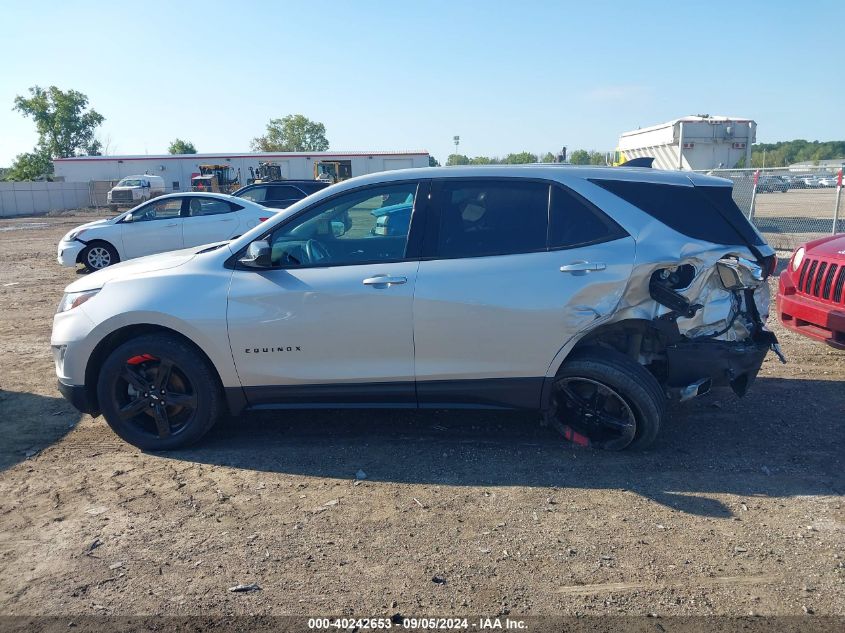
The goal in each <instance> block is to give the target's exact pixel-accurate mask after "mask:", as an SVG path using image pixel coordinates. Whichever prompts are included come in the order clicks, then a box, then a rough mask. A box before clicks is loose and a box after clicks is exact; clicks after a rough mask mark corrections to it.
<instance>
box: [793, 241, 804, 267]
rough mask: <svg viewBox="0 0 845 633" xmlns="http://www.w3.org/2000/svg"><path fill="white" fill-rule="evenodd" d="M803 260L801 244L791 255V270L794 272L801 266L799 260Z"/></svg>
mask: <svg viewBox="0 0 845 633" xmlns="http://www.w3.org/2000/svg"><path fill="white" fill-rule="evenodd" d="M803 261H804V247H803V246H801V247H800V248H799V249H798V250H797V251H795V255H793V256H792V272H795V271H796V270H798V269H799V268H801V262H803Z"/></svg>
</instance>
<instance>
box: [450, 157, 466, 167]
mask: <svg viewBox="0 0 845 633" xmlns="http://www.w3.org/2000/svg"><path fill="white" fill-rule="evenodd" d="M446 165H447V166H448V167H451V166H452V165H469V158H467V157H466V156H464V155H463V154H449V158H447V159H446Z"/></svg>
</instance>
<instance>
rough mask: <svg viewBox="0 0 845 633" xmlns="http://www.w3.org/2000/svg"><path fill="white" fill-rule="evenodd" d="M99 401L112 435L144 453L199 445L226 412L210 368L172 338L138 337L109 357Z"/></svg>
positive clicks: (102, 371)
mask: <svg viewBox="0 0 845 633" xmlns="http://www.w3.org/2000/svg"><path fill="white" fill-rule="evenodd" d="M97 397H98V401H99V403H100V409H101V410H102V413H103V416H104V417H105V419H106V422H108V424H109V426H110V427H111V428H112V430H114V432H115V433H117V434H118V435H119V436H120V437H121V438H123V439H124V440H126V441H127V442H129V443H130V444H132V445H133V446H137V447H138V448H140V449H142V450H148V451H166V450H174V449H178V448H183V447H185V446H189V445H190V444H193V443H195V442H197V441H198V440H200V438H202V437H203V436H204V435H205V434H206V433H208V431H209V430H210V429H211V427H212V426H214V424H215V423H216V422H217V420H218V419H219V418H220V417H221V416H222V414H223V412H224V409H225V406H224V402H223V394H222V391H221V388H220V382H219V379H218V376H217V373H216V371H215V370H214V368H213V367H212V366H211V365H210V363H209V362H208V361H207V360H206V359H205V358H204V357H203V356H202V355H201V353H200V352H199V351H198V350H197V349H196V348H194V347H193V346H192V345H191V344H190V343H188V342H186V341H185V340H184V339H182V338H180V337H178V336H175V335H173V334H147V335H144V336H139V337H137V338H134V339H131V340H129V341H127V342H126V343H124V344H123V345H120V346H119V347H117V348H116V349H115V350H114V351H112V353H111V354H109V356H108V358H106V361H105V362H104V363H103V366H102V368H101V369H100V375H99V379H98V381H97Z"/></svg>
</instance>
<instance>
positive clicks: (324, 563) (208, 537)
mask: <svg viewBox="0 0 845 633" xmlns="http://www.w3.org/2000/svg"><path fill="white" fill-rule="evenodd" d="M86 219H89V218H84V219H83V218H80V217H74V216H60V217H53V218H28V219H15V220H8V219H7V220H0V300H2V305H3V311H2V314H0V340H2V349H3V352H4V353H3V354H2V356H0V437H2V440H0V614H74V615H83V614H100V615H130V614H164V613H167V614H204V615H217V614H304V615H329V614H334V615H348V614H355V615H359V616H367V615H372V616H389V615H391V614H394V613H402V614H406V615H408V614H414V615H449V614H455V613H461V614H488V615H491V616H492V615H496V614H499V613H510V614H512V615H517V614H518V615H553V614H554V615H574V614H582V615H598V614H631V615H644V614H649V613H654V614H658V615H661V616H671V615H708V614H722V615H748V614H749V613H754V614H759V615H796V616H802V617H810V616H812V615H845V510H843V499H842V495H843V492H845V475H843V447H845V441H843V440H845V428H843V414H845V390H843V382H844V381H845V353H841V352H835V351H834V350H831V349H828V348H826V347H824V346H822V345H817V344H814V343H812V342H811V341H809V340H805V339H803V338H800V337H797V336H794V335H792V334H790V333H788V332H785V331H784V330H783V329H782V328H781V327H780V326H779V325H778V324H777V323H776V322H774V321H772V323H771V325H772V327H773V328H774V329H775V330H776V331H777V333H778V335H779V336H780V338H781V342H782V344H783V348H784V351H785V353H786V355H787V356H788V358H789V364H787V365H781V364H779V363H778V362H777V360H776V359H774V358H773V357H772V356H771V355H770V357H769V358H768V359H767V360H766V362H765V364H764V365H763V370H762V372H761V375H760V377H759V378H758V380H757V382H756V384H755V385H754V386H753V388H752V389H751V391H750V393H749V395H748V396H746V398H744V399H737V398H736V397H734V396H733V395H732V394H731V393H730V392H727V391H724V392H719V393H714V394H711V395H709V396H705V397H703V398H701V399H699V400H697V401H695V402H693V403H690V404H688V405H684V406H678V407H674V408H672V410H671V412H670V420H669V421H668V423H667V424H666V427H665V428H664V430H663V433H662V435H661V437H660V438H659V440H658V441H657V443H656V444H655V445H654V447H653V448H652V449H650V450H649V451H647V452H644V453H640V454H625V453H623V454H605V453H601V452H593V451H589V450H579V449H574V448H571V447H569V446H567V445H566V444H564V443H563V442H562V441H561V440H559V439H558V437H557V436H556V435H555V434H554V433H553V432H552V431H549V430H547V429H541V428H540V427H539V426H538V418H537V416H535V415H531V414H513V413H491V412H465V411H464V412H393V411H375V412H374V411H318V412H313V411H312V412H285V413H273V414H269V413H268V414H260V415H259V414H248V415H245V416H242V417H240V418H237V419H235V420H232V421H230V422H228V423H226V424H223V425H221V426H220V427H218V428H216V429H215V430H214V431H212V433H211V435H210V436H209V437H208V438H207V440H206V441H205V442H204V443H203V444H202V445H200V446H199V447H197V448H195V449H192V450H188V451H180V452H176V453H170V454H166V455H153V454H145V453H142V452H140V451H138V450H136V449H134V448H133V447H131V446H128V445H126V444H124V443H123V442H121V441H120V440H118V438H117V437H116V436H115V435H113V434H112V432H111V431H110V430H109V428H108V427H107V426H106V424H105V422H104V421H103V420H102V419H101V418H96V419H92V418H91V417H89V416H80V415H78V414H76V413H75V412H74V411H73V410H72V408H71V407H70V405H69V404H67V403H65V402H64V401H63V400H62V399H61V397H60V396H59V394H58V392H57V391H56V388H55V378H54V373H53V367H52V360H51V356H50V350H49V335H50V327H51V317H52V314H53V312H54V310H55V306H56V304H57V302H58V299H59V296H60V294H61V291H62V288H63V287H64V286H65V285H66V284H67V283H69V282H71V281H72V280H73V279H75V278H76V273H74V271H72V270H69V269H62V268H60V267H59V266H58V265H57V264H56V262H55V245H56V242H57V241H58V239H59V238H60V237H61V235H62V234H63V233H64V232H65V231H67V230H69V229H70V228H72V227H73V226H75V225H77V224H79V223H80V222H81V221H85V220H86ZM359 471H362V472H360V473H359ZM356 474H357V475H361V476H363V475H364V474H366V478H364V479H362V480H356ZM251 583H256V584H257V585H258V586H260V588H261V590H255V591H248V592H242V593H236V592H231V591H229V590H228V589H229V588H230V587H233V586H235V585H238V584H251Z"/></svg>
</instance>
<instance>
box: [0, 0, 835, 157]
mask: <svg viewBox="0 0 845 633" xmlns="http://www.w3.org/2000/svg"><path fill="white" fill-rule="evenodd" d="M321 6H322V7H325V9H320V7H321ZM3 18H4V20H3V21H4V24H5V26H4V29H3V36H2V38H0V59H2V60H3V68H2V70H1V71H0V166H2V165H8V164H9V163H11V161H12V160H13V158H14V156H15V155H16V154H18V153H20V152H24V151H30V150H31V149H32V147H33V145H34V144H35V141H36V135H35V128H34V124H33V123H32V121H30V120H28V119H24V118H23V117H22V116H21V115H20V114H18V113H16V112H13V111H12V110H11V108H12V102H13V99H14V97H15V95H17V94H26V91H27V88H28V87H29V86H32V85H35V84H39V85H42V86H48V85H51V84H55V85H57V86H59V87H61V88H63V89H69V88H73V89H76V90H79V91H81V92H83V93H85V94H87V95H88V97H89V99H90V103H91V105H92V106H93V107H94V108H95V109H96V110H98V111H99V112H100V113H101V114H103V115H104V116H105V117H106V121H105V123H104V125H103V126H102V128H101V129H100V132H99V136H100V137H101V138H102V139H104V140H108V141H110V145H111V150H112V151H111V153H120V154H144V153H150V154H154V153H163V152H165V151H166V148H167V145H168V143H169V142H170V141H171V140H172V139H174V138H176V137H181V138H184V139H188V140H191V141H192V142H193V143H194V144H195V145H196V146H197V148H198V149H199V150H200V151H207V152H212V151H221V152H235V151H244V150H247V149H248V147H249V141H250V139H251V138H252V137H254V136H257V135H259V134H261V133H262V132H263V129H264V126H265V124H266V122H267V121H268V120H269V119H270V118H271V117H280V116H284V115H285V114H289V113H302V114H305V115H306V116H308V117H310V118H312V119H315V120H318V121H321V122H323V123H324V124H325V125H326V128H327V136H328V138H329V141H330V143H331V148H332V149H335V150H354V149H364V150H403V149H426V150H428V151H429V152H431V153H432V154H433V155H434V156H435V157H437V158H438V159H440V160H441V161H442V160H444V159H445V157H446V156H447V155H448V154H449V153H450V152H451V151H452V149H453V146H452V143H451V139H452V136H453V135H455V134H459V135H460V136H461V152H462V153H466V154H469V155H504V154H506V153H508V152H511V151H521V150H529V151H532V152H535V153H536V152H545V151H547V150H557V149H559V148H560V147H561V146H563V145H566V146H568V147H569V148H570V151H571V150H572V149H575V148H579V147H582V148H586V149H599V150H608V149H612V148H613V147H614V146H615V144H616V139H617V138H618V135H619V133H620V132H623V131H625V130H629V129H633V128H636V127H637V126H647V125H652V124H655V123H660V122H662V121H665V120H669V119H672V118H675V117H678V116H683V115H687V114H698V113H710V114H725V115H731V116H741V117H751V118H753V119H755V120H756V121H757V123H758V126H759V127H758V141H763V142H771V141H778V140H790V139H793V138H806V139H810V140H813V139H818V140H834V139H835V140H841V139H843V138H845V87H843V86H845V61H843V59H844V58H843V49H842V42H843V29H844V28H845V26H843V25H845V8H843V7H842V4H841V2H835V1H833V0H830V1H828V0H815V1H811V2H810V1H808V2H801V3H799V2H795V1H794V0H792V1H789V2H787V1H779V0H769V1H767V2H763V1H759V2H752V1H748V2H736V1H734V2H722V1H712V0H711V1H707V2H680V1H677V2H668V1H667V2H656V1H654V2H652V1H639V0H638V1H634V0H627V1H616V0H612V1H611V0H608V1H605V2H598V1H593V2H564V1H559V2H530V1H525V0H522V1H519V2H517V1H512V2H461V1H459V0H453V1H451V2H448V1H447V2H441V1H433V2H422V1H420V2H414V3H408V2H395V1H394V2H388V1H379V2H376V1H360V0H356V1H353V2H343V3H339V2H331V1H329V0H324V2H322V3H321V2H318V1H317V0H308V1H307V2H294V1H292V0H291V1H287V2H269V1H268V2H236V1H232V0H228V1H226V2H214V1H210V0H204V1H203V2H191V3H183V2H174V1H172V0H171V2H158V1H156V0H145V1H144V2H143V3H135V4H127V5H123V4H122V3H111V2H109V3H107V2H99V3H98V2H67V1H63V2H52V1H45V2H39V3H37V4H34V3H17V2H16V3H12V4H9V5H7V6H6V7H4V9H3Z"/></svg>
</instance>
